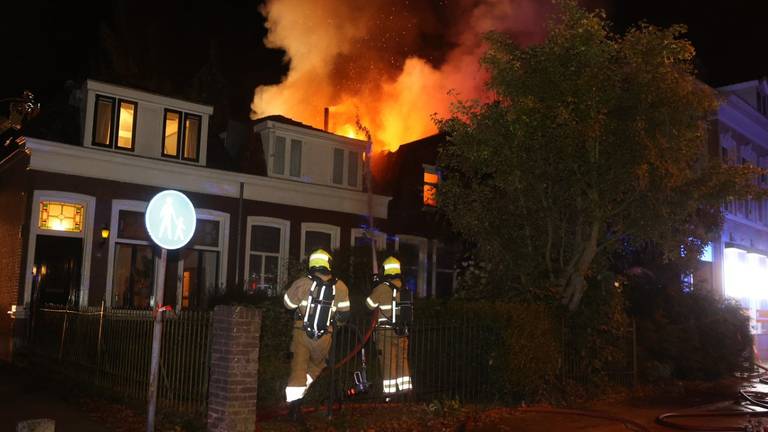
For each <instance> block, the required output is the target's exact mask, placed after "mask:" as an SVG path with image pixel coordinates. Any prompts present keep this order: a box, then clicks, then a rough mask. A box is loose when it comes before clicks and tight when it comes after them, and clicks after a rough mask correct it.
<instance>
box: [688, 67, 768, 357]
mask: <svg viewBox="0 0 768 432" xmlns="http://www.w3.org/2000/svg"><path fill="white" fill-rule="evenodd" d="M718 91H719V93H720V95H721V97H722V101H721V105H720V107H719V109H718V112H717V116H716V119H715V120H714V121H713V128H712V139H711V141H710V144H711V145H712V146H713V147H712V148H711V152H710V153H711V154H714V155H719V157H721V158H722V160H723V161H724V162H726V163H728V164H739V165H746V164H749V165H753V166H758V167H762V168H768V117H767V116H768V82H767V81H765V80H756V81H749V82H744V83H740V84H734V85H730V86H726V87H721V88H719V89H718ZM759 182H760V184H761V185H762V186H768V179H767V178H766V177H765V176H763V177H762V178H760V179H759ZM724 210H725V211H724V214H725V223H724V226H723V229H722V232H721V234H720V238H719V239H718V240H717V241H715V242H713V243H712V247H711V253H709V252H708V253H706V254H705V256H704V257H703V259H704V260H708V261H710V262H711V270H710V269H709V268H707V269H706V271H701V272H699V273H697V274H696V275H694V278H697V277H699V278H700V279H701V278H703V279H709V280H710V281H711V282H712V285H713V287H714V289H715V291H716V292H718V293H722V294H724V295H726V296H730V297H733V298H735V299H738V300H739V301H740V302H741V304H742V305H743V306H744V307H745V309H747V310H748V311H749V313H750V316H751V317H752V323H753V331H754V332H755V333H764V332H765V333H768V258H766V257H768V202H767V201H766V200H747V201H730V202H727V203H726V205H725V207H724ZM763 350H764V349H763Z"/></svg>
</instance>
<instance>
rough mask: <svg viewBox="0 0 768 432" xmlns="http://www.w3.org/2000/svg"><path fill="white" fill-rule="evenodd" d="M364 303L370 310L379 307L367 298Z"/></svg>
mask: <svg viewBox="0 0 768 432" xmlns="http://www.w3.org/2000/svg"><path fill="white" fill-rule="evenodd" d="M365 302H366V303H368V306H370V307H371V309H375V308H377V307H379V304H378V303H374V302H373V300H371V298H370V297H367V298H366V299H365Z"/></svg>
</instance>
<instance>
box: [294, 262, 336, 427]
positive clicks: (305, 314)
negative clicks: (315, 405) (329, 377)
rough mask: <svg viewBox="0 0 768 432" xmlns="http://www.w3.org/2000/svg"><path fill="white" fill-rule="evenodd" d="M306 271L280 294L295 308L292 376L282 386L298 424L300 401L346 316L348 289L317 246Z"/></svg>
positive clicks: (325, 357) (319, 369)
mask: <svg viewBox="0 0 768 432" xmlns="http://www.w3.org/2000/svg"><path fill="white" fill-rule="evenodd" d="M308 267H309V271H308V272H307V274H306V276H303V277H301V278H299V279H297V280H296V281H294V282H293V283H292V284H291V286H290V287H289V288H288V291H286V293H285V296H284V297H283V303H284V304H285V307H286V308H288V309H291V310H294V311H295V312H294V314H295V315H294V323H293V332H292V339H291V375H290V377H289V378H288V385H287V386H286V387H285V400H286V401H287V402H288V404H289V406H290V410H289V417H290V418H291V419H292V420H294V421H297V422H299V423H301V422H302V421H303V419H302V416H301V401H302V398H303V397H304V395H305V394H306V393H307V389H308V388H309V386H310V384H312V381H314V380H315V378H317V376H318V375H319V374H320V372H321V371H322V370H323V368H325V361H326V359H327V358H328V352H329V350H330V348H331V337H332V335H331V333H332V332H333V329H334V326H335V325H337V324H343V323H344V321H346V320H347V319H348V317H349V291H348V289H347V285H346V284H344V282H342V281H340V280H338V279H336V278H334V277H333V274H332V273H331V256H330V254H328V252H326V251H324V250H322V249H318V250H316V251H314V252H312V254H311V255H310V256H309V266H308Z"/></svg>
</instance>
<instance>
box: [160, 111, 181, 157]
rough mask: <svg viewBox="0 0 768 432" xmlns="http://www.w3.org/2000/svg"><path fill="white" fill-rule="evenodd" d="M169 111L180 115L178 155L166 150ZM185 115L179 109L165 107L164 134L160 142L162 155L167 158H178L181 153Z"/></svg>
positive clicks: (177, 141) (177, 136)
mask: <svg viewBox="0 0 768 432" xmlns="http://www.w3.org/2000/svg"><path fill="white" fill-rule="evenodd" d="M168 113H173V114H177V115H178V116H179V129H178V132H177V133H176V155H172V154H169V153H166V152H165V131H166V127H167V125H168ZM183 123H184V116H183V113H182V112H181V111H179V110H175V109H171V108H165V109H164V110H163V135H162V140H161V142H160V155H161V156H162V157H165V158H169V159H178V158H179V155H180V154H181V135H182V129H183V128H184V124H183Z"/></svg>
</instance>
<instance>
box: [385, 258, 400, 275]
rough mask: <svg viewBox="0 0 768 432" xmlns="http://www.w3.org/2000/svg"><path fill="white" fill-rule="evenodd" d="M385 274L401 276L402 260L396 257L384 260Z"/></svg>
mask: <svg viewBox="0 0 768 432" xmlns="http://www.w3.org/2000/svg"><path fill="white" fill-rule="evenodd" d="M384 276H390V277H393V276H400V261H398V260H397V258H395V257H389V258H387V259H385V260H384Z"/></svg>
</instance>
